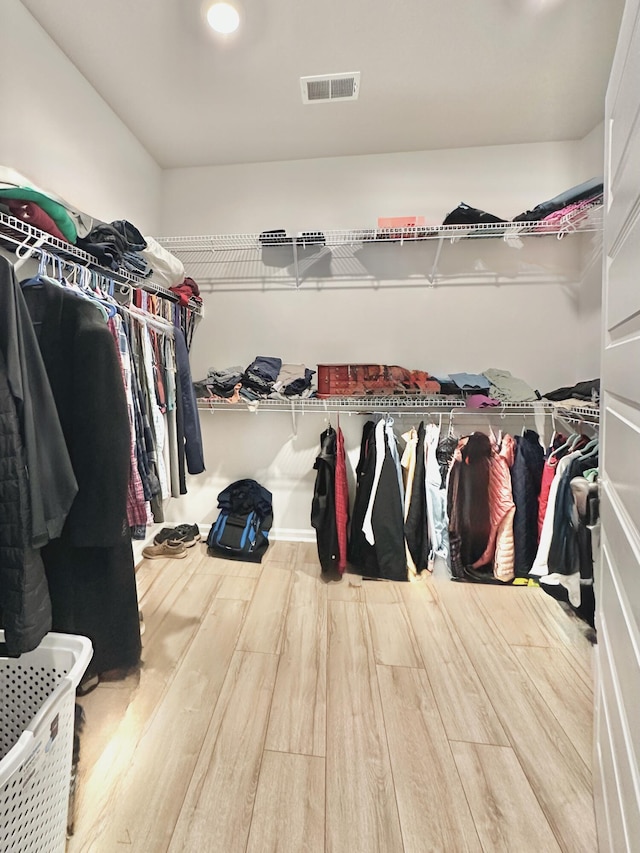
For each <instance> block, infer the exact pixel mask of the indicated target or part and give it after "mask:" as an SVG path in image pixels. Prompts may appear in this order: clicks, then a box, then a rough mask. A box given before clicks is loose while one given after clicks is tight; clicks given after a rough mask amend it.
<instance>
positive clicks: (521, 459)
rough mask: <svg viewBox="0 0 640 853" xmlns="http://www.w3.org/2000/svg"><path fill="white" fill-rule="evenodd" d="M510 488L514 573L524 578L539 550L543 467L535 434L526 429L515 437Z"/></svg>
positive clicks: (541, 452)
mask: <svg viewBox="0 0 640 853" xmlns="http://www.w3.org/2000/svg"><path fill="white" fill-rule="evenodd" d="M515 442H516V452H515V458H514V462H513V466H512V467H511V487H512V489H513V500H514V503H515V505H516V512H515V515H514V518H513V535H514V544H515V565H514V568H515V574H516V576H517V577H526V576H527V575H528V574H529V571H530V570H531V567H532V565H533V562H534V560H535V558H536V552H537V550H538V497H539V495H540V485H541V482H542V469H543V467H544V451H543V449H542V447H541V446H540V441H539V437H538V433H537V432H535V431H534V430H531V429H528V430H526V432H525V434H524V435H522V436H520V435H517V436H516V437H515Z"/></svg>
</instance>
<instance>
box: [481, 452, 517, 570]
mask: <svg viewBox="0 0 640 853" xmlns="http://www.w3.org/2000/svg"><path fill="white" fill-rule="evenodd" d="M514 451H515V443H514V440H513V438H512V437H511V436H510V435H505V436H504V438H503V440H502V442H501V445H500V448H498V447H497V445H495V444H494V445H493V448H492V455H491V460H490V464H489V518H490V523H491V532H490V535H489V541H488V543H487V547H486V548H485V550H484V553H483V554H482V556H481V557H479V559H478V560H476V562H475V563H474V564H473V568H479V567H480V566H484V565H486V564H487V563H490V562H491V561H492V560H493V563H494V566H493V574H494V577H495V578H497V579H498V580H501V581H510V580H511V579H512V578H513V565H514V543H513V516H514V513H515V504H514V502H513V493H512V491H511V474H510V470H509V469H510V467H511V465H512V464H513V457H514Z"/></svg>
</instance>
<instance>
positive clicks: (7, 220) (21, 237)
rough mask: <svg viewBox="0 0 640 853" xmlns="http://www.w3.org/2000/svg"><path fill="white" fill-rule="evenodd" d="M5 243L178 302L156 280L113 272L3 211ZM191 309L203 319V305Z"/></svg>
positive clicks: (0, 229) (0, 232)
mask: <svg viewBox="0 0 640 853" xmlns="http://www.w3.org/2000/svg"><path fill="white" fill-rule="evenodd" d="M2 242H5V243H6V242H9V243H11V244H12V245H14V246H20V245H22V244H24V245H25V249H28V248H29V247H32V249H33V251H36V252H39V251H40V249H41V250H42V251H43V252H46V253H48V254H51V255H55V256H56V257H59V258H60V259H61V260H63V261H65V262H66V263H71V264H75V265H76V266H83V267H88V268H89V269H91V270H94V271H95V272H98V273H100V274H101V275H103V276H104V277H105V278H108V279H113V280H114V281H117V282H119V283H121V284H129V285H131V286H132V287H137V288H140V289H141V290H145V291H147V293H152V294H154V295H156V296H161V297H163V298H164V299H168V300H170V301H171V302H177V297H176V294H175V293H172V291H170V290H169V289H168V288H166V287H164V286H163V285H161V284H157V283H156V282H154V281H153V277H151V278H147V279H145V278H140V277H139V276H136V275H134V274H133V273H130V272H129V271H128V270H125V269H122V268H121V269H119V270H111V269H108V268H107V267H103V266H102V265H101V264H100V263H99V262H98V260H97V259H96V258H94V256H93V255H90V254H89V253H88V252H85V251H84V249H81V248H79V247H78V246H74V245H73V244H72V243H67V242H65V241H64V240H60V239H59V238H58V237H54V236H53V235H52V234H48V233H47V232H46V231H41V230H40V229H39V228H34V226H33V225H30V224H29V223H28V222H23V221H22V220H21V219H15V218H14V217H13V216H9V215H7V214H6V213H2V212H1V211H0V243H2ZM36 244H37V245H36ZM189 308H190V309H191V310H192V311H193V312H194V313H195V314H197V315H198V316H202V305H201V303H200V302H197V301H196V300H193V299H190V300H189Z"/></svg>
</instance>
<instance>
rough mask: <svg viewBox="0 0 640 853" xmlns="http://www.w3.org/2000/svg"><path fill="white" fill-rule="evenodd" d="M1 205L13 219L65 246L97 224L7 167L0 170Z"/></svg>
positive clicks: (94, 220) (92, 219)
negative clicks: (62, 242)
mask: <svg viewBox="0 0 640 853" xmlns="http://www.w3.org/2000/svg"><path fill="white" fill-rule="evenodd" d="M11 202H17V204H16V205H13V204H11ZM0 203H3V204H4V205H6V206H7V207H8V208H9V213H10V215H11V216H14V217H15V218H16V219H21V220H22V221H23V222H28V223H29V224H30V225H33V226H34V228H39V229H40V230H41V231H46V232H47V233H48V234H51V235H52V236H53V237H57V238H58V239H59V240H60V239H62V240H65V241H66V242H68V243H76V241H77V239H78V237H85V236H86V235H87V234H88V233H89V232H90V231H91V229H92V228H93V227H94V225H96V224H97V223H98V221H99V220H96V219H94V218H93V217H91V216H88V215H87V214H86V213H82V212H81V211H79V210H76V208H75V207H73V205H71V204H69V202H67V201H65V200H64V199H63V198H60V197H59V196H57V195H55V194H54V193H51V192H49V191H47V190H43V189H41V188H40V187H38V186H37V185H36V184H34V183H33V182H32V181H30V180H29V179H28V178H25V176H24V175H21V174H20V173H19V172H16V171H15V169H11V168H9V167H8V166H0ZM52 223H53V224H52ZM61 235H62V236H61Z"/></svg>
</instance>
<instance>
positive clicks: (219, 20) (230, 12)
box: [207, 3, 240, 35]
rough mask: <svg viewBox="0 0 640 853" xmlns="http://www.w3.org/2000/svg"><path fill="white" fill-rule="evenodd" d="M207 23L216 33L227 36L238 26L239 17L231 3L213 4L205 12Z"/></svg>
mask: <svg viewBox="0 0 640 853" xmlns="http://www.w3.org/2000/svg"><path fill="white" fill-rule="evenodd" d="M207 22H208V24H209V26H210V27H211V29H213V30H215V31H216V32H217V33H222V34H223V35H228V34H229V33H234V32H235V31H236V30H237V29H238V27H239V26H240V15H239V14H238V10H237V9H236V8H234V7H233V6H232V5H231V3H214V4H213V6H210V7H209V11H208V12H207Z"/></svg>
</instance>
